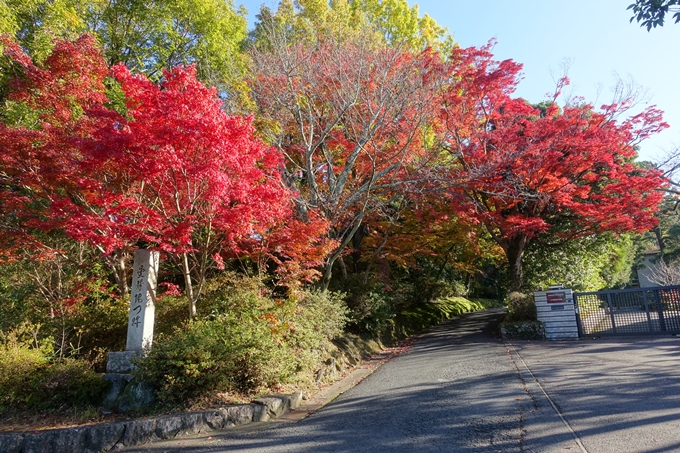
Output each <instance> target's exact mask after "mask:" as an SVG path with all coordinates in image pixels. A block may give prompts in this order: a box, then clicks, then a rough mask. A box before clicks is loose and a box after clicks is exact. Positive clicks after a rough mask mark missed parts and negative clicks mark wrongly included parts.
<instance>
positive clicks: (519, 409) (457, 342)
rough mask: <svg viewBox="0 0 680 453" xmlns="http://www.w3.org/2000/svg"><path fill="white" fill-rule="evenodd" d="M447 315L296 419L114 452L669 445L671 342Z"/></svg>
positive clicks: (677, 442)
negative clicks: (546, 334)
mask: <svg viewBox="0 0 680 453" xmlns="http://www.w3.org/2000/svg"><path fill="white" fill-rule="evenodd" d="M501 315H502V312H501V311H498V310H489V311H486V312H479V313H474V314H469V315H465V316H462V317H459V318H456V319H453V320H450V321H448V322H446V323H444V324H441V325H440V326H438V327H436V328H435V329H433V330H431V331H430V332H428V333H426V334H425V335H423V336H422V337H421V338H420V339H419V340H418V341H416V342H415V343H414V344H413V346H412V347H411V348H410V349H408V350H407V351H406V352H404V353H403V354H401V355H399V356H397V357H395V358H393V359H392V360H390V361H389V362H387V363H386V364H384V365H383V366H382V367H380V368H379V369H378V370H376V371H375V372H374V373H373V374H372V375H370V376H369V377H368V378H366V379H365V380H364V381H362V382H361V383H360V384H359V385H357V386H356V387H354V388H352V389H350V390H348V391H347V392H345V393H344V394H342V395H341V396H340V397H338V398H337V399H336V400H335V401H334V402H332V403H331V404H329V405H327V406H326V407H324V408H323V409H321V410H320V411H319V412H317V413H315V414H312V415H310V416H309V417H307V418H306V419H304V420H302V421H299V422H297V423H289V424H284V423H281V422H274V423H268V424H254V425H249V426H248V427H246V428H241V429H235V430H229V431H225V432H223V433H218V434H214V433H213V434H211V435H209V436H208V435H206V436H202V437H197V438H191V439H176V440H173V441H168V442H161V443H155V444H148V445H143V446H140V447H135V448H129V449H125V450H123V451H125V452H128V453H130V452H146V451H151V452H157V453H160V452H192V453H193V452H195V453H199V452H247V453H255V452H267V453H283V452H337V453H340V452H371V453H379V452H510V453H512V452H526V453H529V452H531V453H539V452H540V453H553V452H565V451H575V452H581V453H583V452H587V453H609V452H612V453H614V452H616V453H619V452H674V451H678V452H680V429H679V428H680V380H679V379H678V374H680V367H679V366H678V365H680V355H678V352H680V349H679V348H680V340H678V339H676V338H663V339H662V338H657V339H643V340H637V341H631V340H613V341H602V340H594V341H587V342H583V341H581V342H558V343H552V342H514V344H507V345H506V344H503V343H502V342H501V341H499V340H498V339H495V338H493V336H492V334H491V331H492V328H493V324H494V323H495V322H497V320H498V319H499V318H500V316H501Z"/></svg>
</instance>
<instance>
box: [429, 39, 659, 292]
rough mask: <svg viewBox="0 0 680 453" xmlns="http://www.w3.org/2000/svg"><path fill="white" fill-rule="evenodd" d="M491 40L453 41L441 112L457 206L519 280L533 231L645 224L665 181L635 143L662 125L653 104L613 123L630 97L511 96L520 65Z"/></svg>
mask: <svg viewBox="0 0 680 453" xmlns="http://www.w3.org/2000/svg"><path fill="white" fill-rule="evenodd" d="M492 57H493V56H492V55H491V53H490V52H489V49H488V48H483V49H481V50H478V49H474V48H473V49H457V50H456V51H454V54H453V56H452V58H451V62H452V69H451V72H452V74H453V75H455V76H452V77H451V80H452V84H451V85H450V87H449V89H448V90H447V92H446V101H445V103H444V108H443V109H442V112H441V117H442V123H441V124H442V126H443V128H442V134H443V137H444V141H445V142H446V143H447V144H448V145H449V146H450V151H451V155H452V156H453V157H455V162H456V163H455V164H454V165H452V166H449V167H448V168H447V171H448V176H447V178H448V179H449V180H452V181H456V182H457V184H458V185H457V186H456V188H455V189H454V190H453V194H454V196H455V204H456V206H457V209H459V210H462V212H463V213H464V214H465V215H466V216H469V217H470V218H473V219H475V220H477V221H479V222H481V223H482V224H483V225H485V227H486V228H487V230H488V231H489V233H490V234H491V235H492V237H493V238H494V239H495V240H496V241H497V242H498V244H499V245H500V246H501V247H502V248H503V249H504V251H505V253H506V256H507V257H508V260H509V261H510V264H511V266H513V267H514V272H515V273H514V277H515V278H516V279H517V280H518V281H517V282H516V284H518V283H521V256H522V252H523V250H524V247H526V245H527V244H528V242H529V241H530V240H531V239H532V238H534V237H535V236H537V235H539V234H541V233H551V234H553V235H558V236H562V237H576V236H579V235H585V234H592V233H596V232H602V231H614V232H624V231H645V230H648V229H650V228H651V227H653V226H654V225H655V222H656V220H655V218H654V214H655V212H656V210H657V206H658V204H659V202H660V200H661V198H662V192H661V191H660V190H659V189H661V188H663V186H664V184H665V181H664V179H663V178H662V176H661V173H660V172H658V171H657V170H655V169H643V168H640V167H639V166H637V165H635V164H634V163H633V159H634V157H635V150H634V148H633V144H634V143H636V142H637V141H638V140H640V139H643V138H646V137H647V136H649V135H650V134H652V133H654V132H657V131H659V130H661V129H663V128H665V127H667V125H666V124H665V123H663V122H662V121H661V112H660V111H658V110H657V109H655V108H653V107H650V108H648V109H647V110H645V111H644V112H642V113H640V114H638V115H636V116H633V117H631V118H630V119H629V120H627V121H625V122H623V123H618V122H617V121H615V120H614V118H615V117H616V116H617V114H619V113H621V112H622V111H625V109H627V108H628V107H629V105H628V101H624V102H623V103H621V104H619V105H612V106H603V107H602V112H597V111H595V110H594V109H593V108H592V106H590V105H578V106H566V107H564V108H563V109H560V108H558V107H557V106H556V105H555V104H554V103H552V104H549V105H546V107H545V108H544V110H541V109H539V108H536V107H533V106H531V105H530V104H529V103H528V102H527V101H525V100H524V99H513V98H511V97H510V95H511V94H512V91H513V88H514V86H515V84H516V80H517V75H518V72H519V70H520V69H521V66H519V65H517V64H515V63H512V62H509V61H504V62H500V63H499V62H494V61H493V60H492Z"/></svg>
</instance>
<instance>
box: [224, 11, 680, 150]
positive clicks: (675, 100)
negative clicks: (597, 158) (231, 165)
mask: <svg viewBox="0 0 680 453" xmlns="http://www.w3.org/2000/svg"><path fill="white" fill-rule="evenodd" d="M632 1H633V0H569V1H565V0H547V1H546V0H513V1H508V0H418V1H411V2H410V3H411V4H412V5H413V4H418V5H419V8H420V12H421V15H422V14H424V13H428V14H429V15H430V16H432V17H433V18H434V19H435V20H436V21H437V22H438V23H439V24H441V25H443V26H445V27H448V29H449V31H450V32H451V33H452V34H453V37H454V39H455V40H456V41H457V42H458V43H460V45H462V46H464V47H468V46H481V45H484V44H485V43H487V42H488V41H489V39H491V38H495V39H496V40H497V41H498V43H497V44H496V47H495V48H494V54H495V55H496V57H497V58H498V59H499V60H504V59H507V58H511V59H513V60H515V61H517V62H519V63H522V64H524V71H523V73H524V80H523V81H522V82H521V83H520V85H519V87H518V89H517V96H521V97H524V98H526V99H528V100H529V101H532V102H537V101H540V100H542V99H545V97H546V96H545V95H546V93H549V92H552V91H553V90H554V86H555V83H554V81H553V78H556V77H558V76H559V75H560V74H561V73H562V70H561V67H562V63H563V62H564V61H566V60H568V61H570V63H571V66H570V69H569V78H570V79H571V86H570V87H568V88H567V89H566V90H565V92H566V93H571V94H573V95H576V96H581V97H583V98H585V100H586V101H587V102H590V103H593V104H594V105H596V106H597V107H599V106H600V105H601V104H604V103H608V102H609V101H610V100H611V98H612V87H613V85H614V84H615V83H616V74H618V76H619V77H621V78H622V79H625V80H628V79H629V78H631V79H632V80H634V81H635V82H636V83H637V84H638V85H640V86H641V87H642V89H643V90H644V91H647V94H648V97H649V98H650V102H649V104H656V105H657V106H658V107H659V108H660V109H661V110H663V111H664V112H665V116H664V118H665V120H666V121H667V122H668V123H669V124H670V125H671V127H670V128H669V129H667V130H666V131H664V132H663V133H661V134H659V135H658V136H656V137H654V138H652V139H649V140H647V141H645V142H644V143H643V144H642V145H641V151H640V158H641V159H646V160H658V159H660V158H661V157H662V156H663V155H664V152H665V151H670V150H673V149H675V148H676V147H678V146H680V24H677V25H676V24H673V23H672V21H668V20H667V23H666V25H665V26H664V27H662V28H656V29H652V31H650V32H647V29H646V28H641V27H640V26H639V25H638V24H637V23H636V22H635V23H629V19H630V16H631V14H630V12H629V11H627V10H626V7H627V6H628V5H629V4H630V3H632ZM234 3H235V4H237V5H239V4H243V5H245V7H246V8H247V9H248V12H249V20H250V23H251V24H252V22H253V20H254V16H255V14H257V12H258V10H259V7H260V5H261V4H263V3H264V4H265V5H267V6H270V7H273V8H275V7H276V6H277V5H278V1H277V0H235V1H234ZM669 19H670V18H669Z"/></svg>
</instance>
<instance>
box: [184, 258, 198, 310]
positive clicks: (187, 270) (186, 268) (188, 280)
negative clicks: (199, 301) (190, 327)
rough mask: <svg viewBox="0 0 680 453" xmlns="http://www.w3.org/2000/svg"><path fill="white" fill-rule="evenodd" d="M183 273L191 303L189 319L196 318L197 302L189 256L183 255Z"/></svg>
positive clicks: (188, 298)
mask: <svg viewBox="0 0 680 453" xmlns="http://www.w3.org/2000/svg"><path fill="white" fill-rule="evenodd" d="M182 273H183V274H184V286H185V290H186V293H187V301H188V302H189V319H191V318H193V317H194V316H196V300H195V299H194V287H193V285H192V284H191V268H190V267H189V255H188V254H187V253H186V252H185V253H182Z"/></svg>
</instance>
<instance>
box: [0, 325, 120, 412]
mask: <svg viewBox="0 0 680 453" xmlns="http://www.w3.org/2000/svg"><path fill="white" fill-rule="evenodd" d="M26 330H27V325H22V326H20V328H18V329H15V330H13V331H10V332H9V333H7V334H3V335H2V344H1V345H0V413H1V412H5V411H6V410H23V409H39V410H59V409H65V408H80V407H86V406H89V405H92V404H97V403H98V402H99V401H100V399H101V397H102V395H103V393H104V391H105V390H106V388H107V387H108V385H109V383H108V382H107V381H105V380H104V379H102V376H101V374H98V373H95V372H93V371H92V369H91V368H92V365H91V363H89V362H86V361H84V360H76V359H64V360H61V361H57V360H53V355H54V350H53V348H52V344H51V343H52V339H51V338H48V339H45V340H43V341H42V342H41V343H40V344H38V345H36V344H35V343H34V340H33V339H30V340H28V339H26V338H25V335H24V334H25V331H26ZM22 337H24V338H22Z"/></svg>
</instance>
